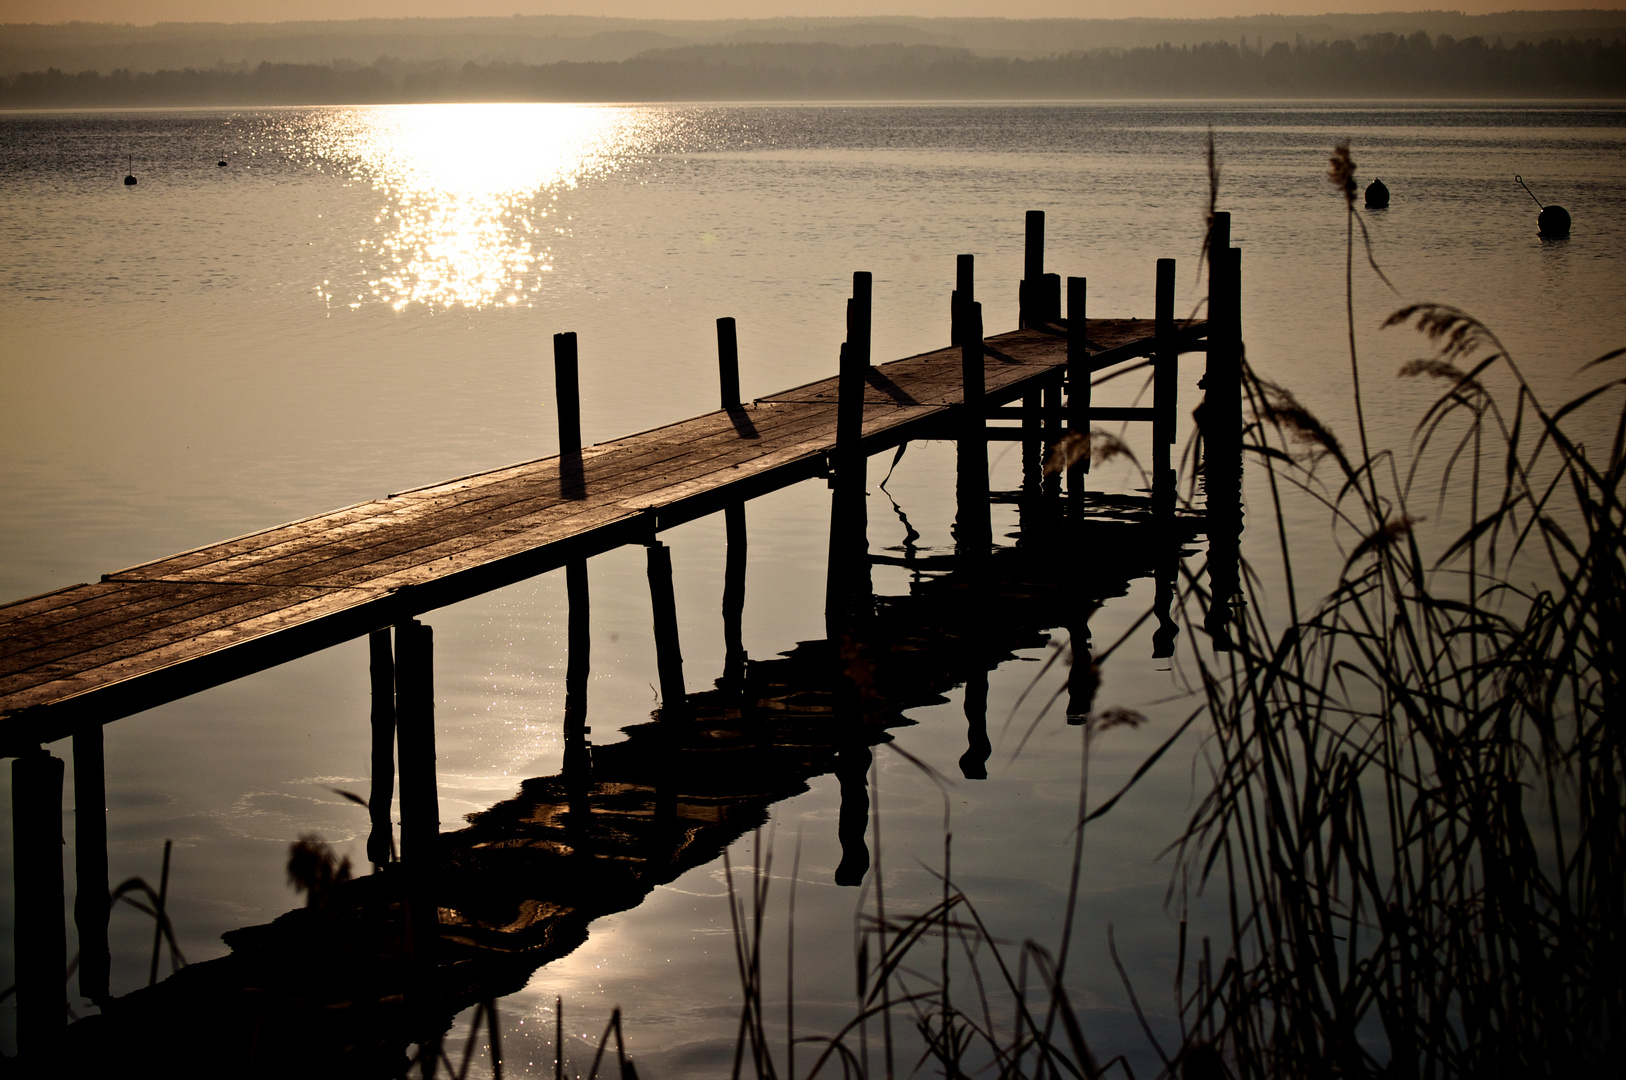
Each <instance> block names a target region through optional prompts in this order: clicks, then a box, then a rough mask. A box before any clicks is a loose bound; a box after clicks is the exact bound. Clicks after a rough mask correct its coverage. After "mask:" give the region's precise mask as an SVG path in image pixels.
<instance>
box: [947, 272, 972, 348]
mask: <svg viewBox="0 0 1626 1080" xmlns="http://www.w3.org/2000/svg"><path fill="white" fill-rule="evenodd" d="M976 302H977V287H976V259H975V256H972V255H957V256H955V259H954V292H953V293H952V294H950V297H949V344H950V345H958V344H960V342H961V341H963V340H964V339H965V320H966V314H965V313H966V309H967V308H968V307H970V305H972V304H974V303H976Z"/></svg>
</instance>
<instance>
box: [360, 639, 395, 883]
mask: <svg viewBox="0 0 1626 1080" xmlns="http://www.w3.org/2000/svg"><path fill="white" fill-rule="evenodd" d="M367 657H368V674H369V677H370V679H371V681H372V697H373V708H372V715H371V717H370V719H371V727H372V736H373V746H372V750H373V753H372V760H373V782H372V788H371V791H370V793H369V795H368V798H367V813H368V816H369V817H370V818H371V819H372V828H371V831H369V832H368V834H367V858H368V860H369V861H370V862H371V863H372V864H373V865H374V866H385V865H387V864H389V863H392V862H394V861H395V826H394V824H393V823H392V822H391V820H390V811H391V808H392V807H393V805H394V803H395V654H394V652H393V651H392V650H391V648H390V632H389V630H387V629H386V630H374V631H373V632H372V633H371V634H369V635H367Z"/></svg>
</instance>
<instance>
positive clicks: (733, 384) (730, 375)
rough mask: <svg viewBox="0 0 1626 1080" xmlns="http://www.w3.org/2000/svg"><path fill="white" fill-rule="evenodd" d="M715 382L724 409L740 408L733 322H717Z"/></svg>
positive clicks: (736, 349) (738, 373)
mask: <svg viewBox="0 0 1626 1080" xmlns="http://www.w3.org/2000/svg"><path fill="white" fill-rule="evenodd" d="M717 382H718V388H719V390H720V391H721V396H722V400H723V408H724V409H737V408H739V407H740V343H739V338H738V337H737V336H736V334H735V329H734V320H733V319H731V318H723V319H718V320H717Z"/></svg>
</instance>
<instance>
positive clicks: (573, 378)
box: [553, 333, 586, 499]
mask: <svg viewBox="0 0 1626 1080" xmlns="http://www.w3.org/2000/svg"><path fill="white" fill-rule="evenodd" d="M553 387H554V397H555V398H556V399H557V402H558V406H559V491H560V494H562V495H563V496H564V497H565V498H567V499H580V498H582V497H583V496H584V495H585V494H586V486H585V482H584V477H583V475H582V407H581V380H580V378H579V374H578V371H577V357H576V335H575V334H574V333H568V334H555V335H553Z"/></svg>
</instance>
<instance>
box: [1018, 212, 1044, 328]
mask: <svg viewBox="0 0 1626 1080" xmlns="http://www.w3.org/2000/svg"><path fill="white" fill-rule="evenodd" d="M1025 241H1026V242H1025V243H1024V245H1023V249H1022V285H1021V289H1020V300H1021V319H1020V323H1021V325H1022V326H1038V325H1039V324H1040V323H1042V322H1044V318H1043V315H1042V313H1041V311H1040V306H1041V305H1040V302H1039V290H1040V289H1041V288H1042V286H1043V278H1044V211H1043V210H1029V211H1028V213H1027V230H1026V236H1025Z"/></svg>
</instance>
